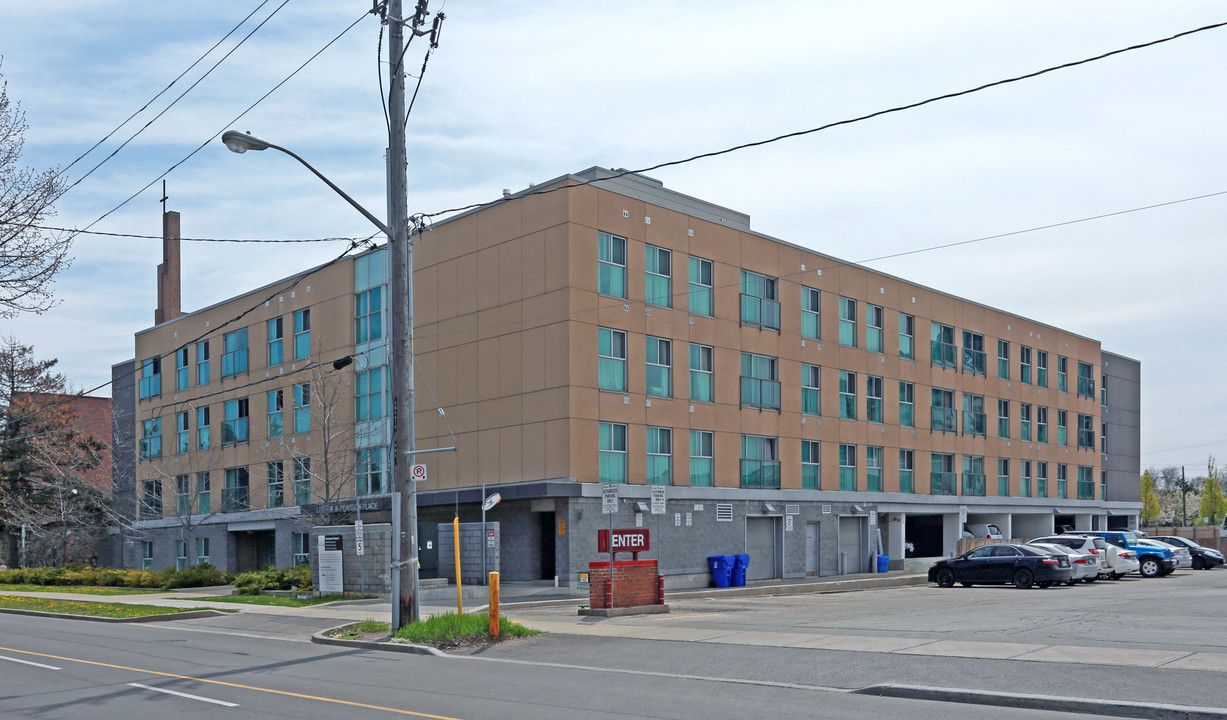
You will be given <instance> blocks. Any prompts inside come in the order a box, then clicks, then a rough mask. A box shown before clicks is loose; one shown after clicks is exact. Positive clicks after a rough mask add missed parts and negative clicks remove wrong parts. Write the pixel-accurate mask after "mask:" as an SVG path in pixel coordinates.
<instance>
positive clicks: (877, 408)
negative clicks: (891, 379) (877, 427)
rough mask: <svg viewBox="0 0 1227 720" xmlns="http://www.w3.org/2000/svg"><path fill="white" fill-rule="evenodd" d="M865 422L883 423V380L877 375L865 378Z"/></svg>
mask: <svg viewBox="0 0 1227 720" xmlns="http://www.w3.org/2000/svg"><path fill="white" fill-rule="evenodd" d="M865 420H866V421H867V422H873V423H880V422H882V378H880V377H877V376H876V375H866V376H865Z"/></svg>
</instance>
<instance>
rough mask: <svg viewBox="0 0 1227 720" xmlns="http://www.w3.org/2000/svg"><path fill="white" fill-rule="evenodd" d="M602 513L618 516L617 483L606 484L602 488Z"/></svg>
mask: <svg viewBox="0 0 1227 720" xmlns="http://www.w3.org/2000/svg"><path fill="white" fill-rule="evenodd" d="M601 513H602V514H603V515H617V514H618V486H617V484H615V483H605V484H604V485H602V486H601Z"/></svg>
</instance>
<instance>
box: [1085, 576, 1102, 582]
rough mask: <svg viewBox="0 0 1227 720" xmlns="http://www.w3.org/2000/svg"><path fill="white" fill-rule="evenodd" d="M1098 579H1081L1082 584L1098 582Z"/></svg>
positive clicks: (1097, 577) (1096, 577)
mask: <svg viewBox="0 0 1227 720" xmlns="http://www.w3.org/2000/svg"><path fill="white" fill-rule="evenodd" d="M1098 579H1099V576H1098V575H1096V576H1095V577H1089V578H1082V582H1085V583H1093V582H1095V581H1096V580H1098Z"/></svg>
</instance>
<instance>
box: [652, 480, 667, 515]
mask: <svg viewBox="0 0 1227 720" xmlns="http://www.w3.org/2000/svg"><path fill="white" fill-rule="evenodd" d="M652 514H653V515H664V514H665V487H664V486H663V485H654V486H652Z"/></svg>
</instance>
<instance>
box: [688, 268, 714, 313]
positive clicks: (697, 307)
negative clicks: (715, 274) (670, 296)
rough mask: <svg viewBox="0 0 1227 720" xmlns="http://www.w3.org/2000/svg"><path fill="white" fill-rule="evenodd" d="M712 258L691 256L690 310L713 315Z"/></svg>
mask: <svg viewBox="0 0 1227 720" xmlns="http://www.w3.org/2000/svg"><path fill="white" fill-rule="evenodd" d="M711 283H712V280H711V260H704V259H703V258H698V257H692V258H690V312H692V313H694V314H695V315H706V316H708V317H711V316H712V312H713V310H712V300H711V287H712V285H711Z"/></svg>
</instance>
